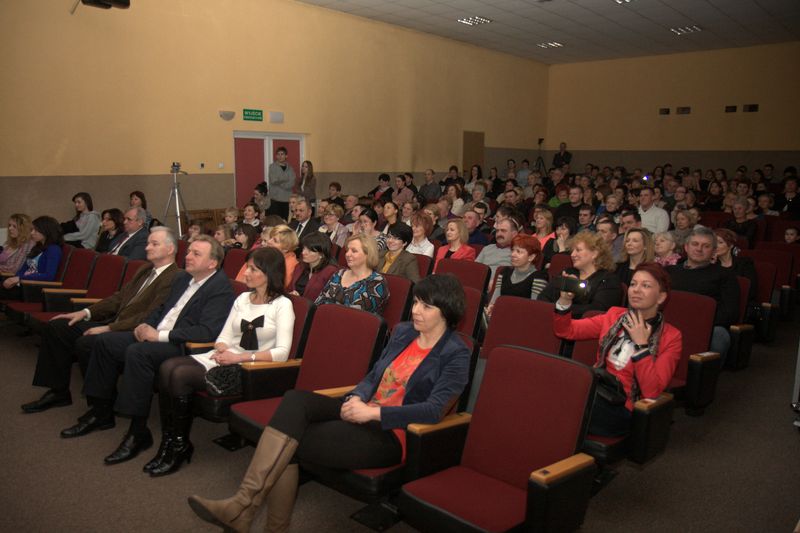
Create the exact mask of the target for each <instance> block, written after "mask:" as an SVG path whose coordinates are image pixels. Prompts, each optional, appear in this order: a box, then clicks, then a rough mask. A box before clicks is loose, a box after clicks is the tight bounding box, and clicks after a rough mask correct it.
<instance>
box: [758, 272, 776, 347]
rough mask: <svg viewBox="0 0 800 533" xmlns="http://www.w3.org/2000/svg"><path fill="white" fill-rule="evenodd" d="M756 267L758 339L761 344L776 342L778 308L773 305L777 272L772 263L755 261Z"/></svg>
mask: <svg viewBox="0 0 800 533" xmlns="http://www.w3.org/2000/svg"><path fill="white" fill-rule="evenodd" d="M753 263H754V264H755V267H756V276H757V283H758V285H757V290H758V296H757V297H756V298H757V300H758V303H759V305H758V307H757V308H756V309H755V321H756V337H757V339H758V340H759V341H760V342H772V341H773V340H775V328H776V325H777V322H778V320H777V319H778V317H777V308H776V307H775V306H774V305H773V303H772V293H773V292H774V290H775V289H774V288H775V278H776V274H775V272H776V271H777V269H776V268H775V265H773V264H772V263H767V262H765V261H753Z"/></svg>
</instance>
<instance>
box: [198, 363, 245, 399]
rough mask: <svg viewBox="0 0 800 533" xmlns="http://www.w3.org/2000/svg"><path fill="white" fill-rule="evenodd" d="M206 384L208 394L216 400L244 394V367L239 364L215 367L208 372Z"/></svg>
mask: <svg viewBox="0 0 800 533" xmlns="http://www.w3.org/2000/svg"><path fill="white" fill-rule="evenodd" d="M205 382H206V390H207V391H208V394H210V395H211V396H214V397H216V398H218V397H220V396H236V395H239V394H242V367H241V366H240V365H238V364H234V365H225V366H215V367H214V368H212V369H211V370H209V371H208V372H206V377H205Z"/></svg>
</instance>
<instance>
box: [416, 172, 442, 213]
mask: <svg viewBox="0 0 800 533" xmlns="http://www.w3.org/2000/svg"><path fill="white" fill-rule="evenodd" d="M435 177H436V173H435V172H434V171H433V169H431V168H429V169H427V170H426V171H425V184H424V185H423V186H422V187H420V188H419V195H420V196H421V197H422V200H423V203H426V204H428V203H431V202H438V201H439V197H440V196H441V195H442V189H441V187H439V184H438V183H436V181H435Z"/></svg>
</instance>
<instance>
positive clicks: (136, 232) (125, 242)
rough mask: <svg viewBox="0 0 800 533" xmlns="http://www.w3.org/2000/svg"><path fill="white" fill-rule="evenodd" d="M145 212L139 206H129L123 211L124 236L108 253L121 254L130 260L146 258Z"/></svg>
mask: <svg viewBox="0 0 800 533" xmlns="http://www.w3.org/2000/svg"><path fill="white" fill-rule="evenodd" d="M145 220H147V212H146V211H145V210H144V209H142V208H141V207H131V208H130V209H128V210H127V211H126V212H125V217H124V218H123V221H122V225H123V227H124V228H125V236H124V237H123V238H122V239H121V240H120V241H119V244H117V245H116V246H114V248H112V249H111V251H110V252H109V253H111V254H114V255H121V256H123V257H127V258H128V259H130V260H134V259H146V258H147V252H146V251H145V247H147V230H146V229H145V228H144V224H145Z"/></svg>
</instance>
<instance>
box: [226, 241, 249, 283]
mask: <svg viewBox="0 0 800 533" xmlns="http://www.w3.org/2000/svg"><path fill="white" fill-rule="evenodd" d="M247 253H248V251H247V250H243V249H241V248H231V249H230V250H228V252H227V253H226V254H225V259H223V260H222V270H224V271H225V275H226V276H228V278H230V279H236V275H237V274H239V271H240V270H241V269H242V267H243V266H244V263H245V261H246V259H247Z"/></svg>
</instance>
